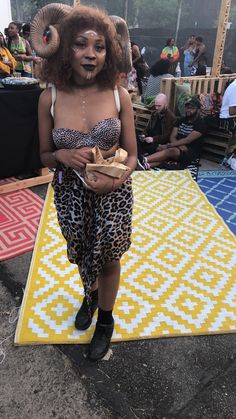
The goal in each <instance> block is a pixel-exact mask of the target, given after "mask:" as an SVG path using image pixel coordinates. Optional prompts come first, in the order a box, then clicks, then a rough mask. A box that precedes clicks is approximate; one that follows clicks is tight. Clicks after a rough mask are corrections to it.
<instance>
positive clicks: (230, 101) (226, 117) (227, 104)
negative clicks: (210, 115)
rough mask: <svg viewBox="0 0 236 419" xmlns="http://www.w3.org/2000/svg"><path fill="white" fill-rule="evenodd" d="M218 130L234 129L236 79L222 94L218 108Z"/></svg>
mask: <svg viewBox="0 0 236 419" xmlns="http://www.w3.org/2000/svg"><path fill="white" fill-rule="evenodd" d="M220 128H224V129H227V130H231V131H235V129H236V79H235V80H234V81H233V82H232V83H230V85H229V86H228V87H227V89H226V90H225V92H224V96H223V100H222V105H221V108H220Z"/></svg>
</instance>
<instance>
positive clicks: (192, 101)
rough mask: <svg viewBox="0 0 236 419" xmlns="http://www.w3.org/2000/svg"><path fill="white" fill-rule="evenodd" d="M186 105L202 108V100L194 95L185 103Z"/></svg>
mask: <svg viewBox="0 0 236 419" xmlns="http://www.w3.org/2000/svg"><path fill="white" fill-rule="evenodd" d="M185 106H191V107H192V108H197V109H201V102H200V100H199V99H198V98H197V97H192V98H191V99H190V100H188V101H187V102H186V103H185Z"/></svg>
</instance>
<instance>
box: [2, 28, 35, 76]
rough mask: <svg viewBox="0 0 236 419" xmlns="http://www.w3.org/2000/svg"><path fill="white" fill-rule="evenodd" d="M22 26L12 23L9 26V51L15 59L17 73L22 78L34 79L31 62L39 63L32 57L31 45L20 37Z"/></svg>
mask: <svg viewBox="0 0 236 419" xmlns="http://www.w3.org/2000/svg"><path fill="white" fill-rule="evenodd" d="M20 28H21V25H19V24H18V23H17V22H11V23H10V24H9V26H8V49H9V51H10V52H11V53H12V55H13V57H14V58H15V60H16V62H17V64H16V71H17V72H19V73H21V76H22V77H32V68H31V62H37V57H34V56H33V55H32V50H31V47H30V44H29V42H28V41H27V40H25V39H24V38H22V37H21V36H20V35H19V32H20Z"/></svg>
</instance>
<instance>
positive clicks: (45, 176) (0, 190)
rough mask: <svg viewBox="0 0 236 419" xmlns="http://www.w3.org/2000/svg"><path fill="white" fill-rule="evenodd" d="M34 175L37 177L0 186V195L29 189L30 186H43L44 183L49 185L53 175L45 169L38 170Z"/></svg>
mask: <svg viewBox="0 0 236 419" xmlns="http://www.w3.org/2000/svg"><path fill="white" fill-rule="evenodd" d="M36 173H37V174H38V176H37V175H36V176H35V177H32V178H29V179H22V180H17V181H15V182H10V183H5V184H3V185H0V195H2V194H4V193H8V192H13V191H18V190H20V189H25V188H31V187H32V186H37V185H43V184H44V183H50V182H51V181H52V179H53V173H52V172H50V171H49V169H48V168H47V167H43V168H42V169H39V170H38V171H37V172H36Z"/></svg>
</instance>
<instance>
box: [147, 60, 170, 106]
mask: <svg viewBox="0 0 236 419" xmlns="http://www.w3.org/2000/svg"><path fill="white" fill-rule="evenodd" d="M163 78H173V76H172V74H170V62H169V60H158V61H157V62H156V63H155V64H153V66H152V67H151V68H150V76H149V78H148V82H147V87H146V90H145V93H144V94H143V101H144V103H149V102H150V101H151V100H152V99H154V97H155V96H156V95H157V94H158V93H160V91H161V81H162V79H163Z"/></svg>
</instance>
